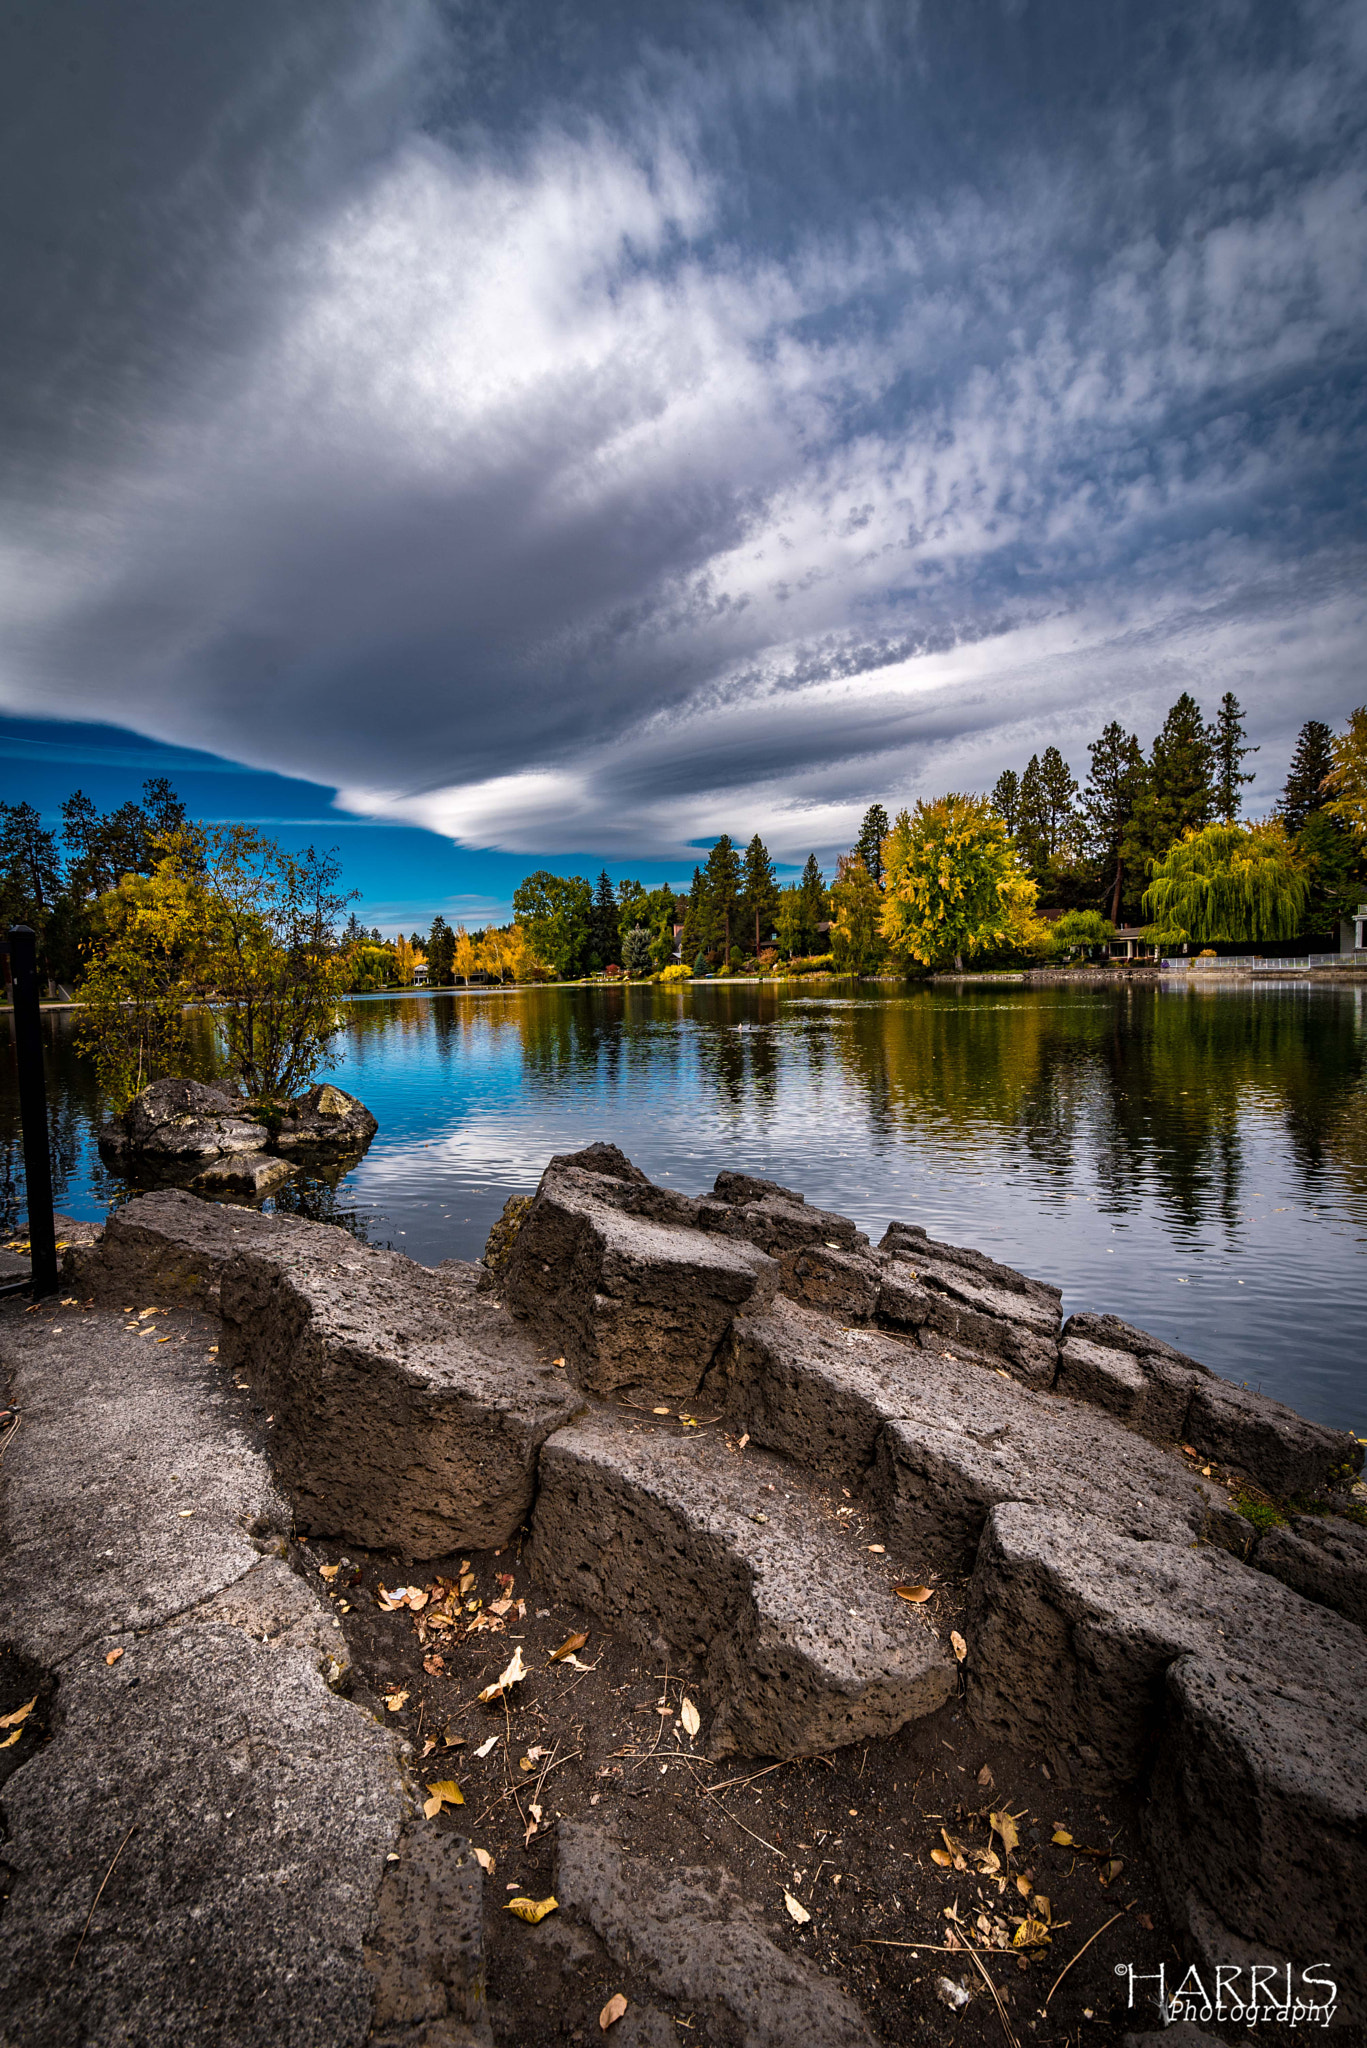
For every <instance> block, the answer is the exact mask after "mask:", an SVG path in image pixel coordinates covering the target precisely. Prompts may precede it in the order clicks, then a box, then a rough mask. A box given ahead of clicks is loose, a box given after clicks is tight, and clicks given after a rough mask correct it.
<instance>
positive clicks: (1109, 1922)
mask: <svg viewBox="0 0 1367 2048" xmlns="http://www.w3.org/2000/svg"><path fill="white" fill-rule="evenodd" d="M1129 1910H1130V1909H1129V1907H1128V1906H1122V1907H1121V1909H1120V1911H1119V1912H1118V1913H1112V1915H1111V1917H1110V1919H1109V1920H1105V1921H1103V1922H1102V1924H1101V1926H1100V1927H1098V1928H1097V1931H1096V1934H1091V1935H1088V1937H1087V1939H1086V1941H1084V1942H1083V1944H1082V1947H1081V1948H1080V1949H1079V1950H1078V1952H1077V1955H1075V1956H1074V1957H1073V1959H1072V1962H1067V1963H1065V1964H1064V1965H1063V1968H1062V1969H1061V1970H1060V1971H1059V1973H1058V1975H1057V1977H1055V1979H1054V1981H1053V1983H1052V1984H1051V1985H1050V1986H1049V1998H1052V1997H1053V1995H1054V1993H1055V1992H1056V1991H1057V1990H1058V1987H1059V1985H1060V1984H1061V1983H1062V1982H1063V1980H1064V1978H1065V1977H1066V1976H1067V1975H1068V1972H1069V1971H1070V1970H1071V1969H1072V1967H1073V1963H1075V1962H1077V1961H1078V1960H1079V1958H1080V1957H1082V1956H1085V1955H1086V1953H1087V1951H1088V1949H1089V1948H1090V1947H1091V1945H1092V1943H1093V1942H1094V1941H1095V1940H1096V1939H1097V1938H1098V1936H1100V1935H1103V1934H1104V1933H1105V1932H1106V1929H1107V1928H1108V1927H1114V1926H1115V1923H1116V1921H1117V1920H1123V1919H1124V1918H1125V1915H1126V1914H1127V1913H1128V1912H1129ZM1049 1998H1046V1999H1045V2001H1044V2010H1045V2012H1048V2010H1049Z"/></svg>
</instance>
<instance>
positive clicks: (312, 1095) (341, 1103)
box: [272, 1081, 380, 1158]
mask: <svg viewBox="0 0 1367 2048" xmlns="http://www.w3.org/2000/svg"><path fill="white" fill-rule="evenodd" d="M379 1128H380V1126H379V1124H378V1123H377V1122H376V1120H375V1118H374V1117H373V1116H372V1115H371V1113H370V1111H369V1110H368V1109H367V1108H366V1106H365V1104H364V1103H363V1102H360V1101H358V1100H357V1098H356V1096H354V1095H348V1094H347V1092H346V1090H345V1089H344V1088H338V1087H335V1086H334V1085H333V1083H332V1082H331V1081H320V1082H319V1083H318V1085H317V1086H316V1087H315V1088H310V1089H309V1091H308V1093H307V1094H306V1095H300V1096H297V1097H296V1098H295V1100H294V1101H293V1102H291V1104H290V1106H289V1112H288V1114H287V1115H286V1116H285V1117H284V1118H283V1119H282V1121H281V1122H280V1124H279V1125H278V1127H277V1128H276V1130H275V1133H274V1135H273V1139H272V1149H273V1150H274V1151H277V1152H283V1153H285V1154H286V1155H287V1156H289V1157H291V1158H294V1157H297V1156H299V1155H301V1154H303V1155H308V1154H311V1153H331V1152H362V1151H364V1149H365V1147H366V1146H367V1145H368V1144H369V1143H370V1141H371V1139H372V1138H373V1137H374V1135H375V1133H376V1131H378V1129H379Z"/></svg>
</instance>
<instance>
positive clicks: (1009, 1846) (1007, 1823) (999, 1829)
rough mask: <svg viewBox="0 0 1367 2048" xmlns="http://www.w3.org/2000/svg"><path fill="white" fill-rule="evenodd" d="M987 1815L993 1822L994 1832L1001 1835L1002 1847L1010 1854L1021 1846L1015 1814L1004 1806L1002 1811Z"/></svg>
mask: <svg viewBox="0 0 1367 2048" xmlns="http://www.w3.org/2000/svg"><path fill="white" fill-rule="evenodd" d="M987 1817H988V1819H989V1820H990V1821H991V1823H992V1832H993V1834H995V1835H1000V1836H1001V1843H1002V1847H1003V1849H1005V1851H1006V1853H1007V1855H1008V1856H1009V1855H1010V1854H1011V1851H1012V1850H1013V1849H1018V1848H1019V1847H1020V1830H1019V1829H1018V1828H1017V1826H1016V1820H1015V1816H1014V1814H1010V1813H1008V1812H1007V1811H1006V1810H1005V1808H1003V1809H1002V1811H1001V1812H1000V1813H990V1814H989V1815H988V1816H987Z"/></svg>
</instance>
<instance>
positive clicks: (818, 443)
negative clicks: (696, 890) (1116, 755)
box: [0, 0, 1367, 854]
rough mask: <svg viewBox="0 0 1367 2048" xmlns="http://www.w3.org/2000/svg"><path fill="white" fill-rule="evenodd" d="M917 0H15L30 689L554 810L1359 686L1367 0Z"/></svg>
mask: <svg viewBox="0 0 1367 2048" xmlns="http://www.w3.org/2000/svg"><path fill="white" fill-rule="evenodd" d="M932 13H933V17H934V18H933V19H932V18H930V17H929V16H927V17H919V16H917V15H915V14H914V13H909V12H908V11H907V10H906V9H905V8H898V9H896V10H885V9H883V8H881V7H878V6H874V5H870V6H867V7H864V8H858V7H853V6H850V5H841V6H834V5H832V6H829V7H823V6H820V5H807V6H803V5H796V4H795V5H789V6H775V7H772V8H766V9H759V8H756V9H753V10H749V11H747V12H746V13H744V14H743V15H742V14H741V13H740V12H739V11H738V10H736V9H734V8H728V9H718V10H713V9H711V8H708V7H703V6H699V5H689V6H685V7H680V8H678V9H676V10H674V11H672V12H671V11H670V10H669V9H667V8H661V9H659V10H652V11H651V13H650V16H649V31H648V32H646V31H645V30H643V28H642V21H643V19H644V18H645V17H643V16H642V13H641V11H640V10H639V9H637V8H634V7H627V6H622V7H614V6H607V5H600V6H597V7H593V6H589V5H588V4H583V5H579V6H574V5H569V6H563V7H560V8H547V7H544V6H537V7H531V6H528V7H526V8H522V9H519V8H516V7H503V8H500V9H498V10H493V9H484V8H476V7H464V8H457V7H453V8H451V9H449V10H444V11H443V10H437V9H435V8H431V7H428V6H426V5H420V4H418V0H387V4H382V5H375V4H373V0H368V4H366V5H364V6H359V5H358V6H355V7H352V8H348V7H345V6H339V5H337V4H336V0H328V4H327V5H323V4H319V5H317V6H314V7H310V6H297V7H293V8H290V9H284V10H282V9H279V8H276V7H273V6H267V5H265V4H262V5H259V6H252V5H244V6H239V7H235V8H233V9H227V10H212V11H211V12H209V13H204V12H202V11H194V10H184V9H172V8H169V7H165V8H163V7H161V6H151V5H147V6H143V7H141V8H133V9H129V10H124V11H122V12H121V13H120V14H119V15H118V16H117V17H114V18H111V19H110V20H108V21H105V22H103V23H102V24H99V25H93V24H92V23H91V21H90V19H89V18H88V16H87V13H86V11H85V10H83V9H81V8H78V7H75V6H71V7H70V8H69V9H66V10H63V9H62V8H60V7H51V6H48V7H44V8H43V9H42V10H41V11H39V10H36V9H35V10H34V11H33V12H32V13H31V14H30V15H28V16H27V17H22V16H21V17H20V23H19V28H18V30H17V31H12V34H13V37H14V47H13V57H12V61H10V62H9V63H8V64H7V65H6V66H5V67H4V75H5V76H6V77H7V78H8V79H9V80H10V88H9V89H10V90H11V91H12V92H13V93H14V94H15V96H16V97H15V106H14V108H13V109H12V110H11V111H12V113H13V116H14V119H13V121H12V122H11V123H7V126H6V132H7V133H8V134H9V135H10V137H11V147H12V150H13V152H14V161H13V170H12V175H11V177H10V179H9V180H8V182H7V191H8V194H9V222H8V227H7V230H6V242H7V247H9V246H12V247H13V249H14V251H15V257H14V265H13V271H14V274H15V275H17V276H18V277H19V278H20V279H21V281H22V288H21V290H20V291H19V292H18V293H17V294H14V293H11V294H9V295H8V303H9V311H8V313H7V316H6V319H7V324H8V326H9V327H10V328H11V330H12V339H13V349H12V354H11V360H12V362H13V363H14V365H15V374H14V375H13V376H12V377H11V378H10V379H9V380H8V381H7V382H6V383H5V385H4V390H5V392H6V393H7V394H8V395H7V399H6V405H7V408H8V409H7V411H6V412H5V413H4V414H3V415H0V421H2V422H3V428H4V432H5V435H6V440H7V444H8V446H9V448H10V450H11V452H12V455H13V458H14V459H13V461H12V462H11V465H10V471H9V473H10V476H11V479H12V482H11V484H10V486H9V487H8V489H7V490H4V491H3V493H2V494H0V596H2V599H3V614H2V615H0V690H2V691H3V698H4V701H5V703H6V704H8V705H9V706H10V707H12V708H15V709H19V710H24V709H28V710H34V709H44V710H47V711H49V712H53V711H57V712H61V713H63V714H65V715H69V716H72V717H92V716H94V717H102V718H106V719H111V718H112V719H116V720H122V721H124V722H126V723H127V724H129V725H132V726H134V727H136V728H138V729H139V730H142V731H145V732H147V733H149V734H153V735H155V736H157V737H159V738H162V739H166V740H171V741H175V742H179V743H182V744H189V745H194V746H200V747H206V748H211V749H214V750H216V751H219V752H222V753H226V754H229V755H232V756H234V757H236V758H239V759H243V760H247V761H250V762H253V763H255V764H258V765H261V766H266V767H271V768H275V769H279V770H282V771H284V772H287V773H293V774H297V775H304V776H308V777H310V778H312V779H313V780H316V781H323V782H326V783H329V784H331V785H333V786H334V787H336V788H338V789H339V791H340V792H341V799H340V800H341V801H342V802H343V803H344V804H345V805H346V806H347V807H349V808H351V809H353V810H356V811H359V812H364V813H366V814H369V815H371V816H377V817H395V818H403V819H408V820H411V821H415V822H420V823H424V824H427V825H430V826H432V827H434V828H435V829H437V830H441V831H445V832H449V833H451V834H452V835H453V836H455V837H457V838H459V839H461V840H463V841H465V842H466V843H469V844H491V845H503V846H508V847H512V848H518V849H526V850H528V851H541V850H554V849H557V848H569V847H584V846H595V847H600V848H602V849H603V850H604V851H607V852H621V853H623V854H625V853H627V852H633V853H636V852H640V853H645V852H661V853H667V852H670V851H672V850H673V849H675V848H679V847H682V846H684V845H686V844H687V843H688V842H690V841H692V840H694V839H696V838H698V837H701V836H705V835H707V834H709V833H715V832H716V831H719V830H721V829H723V828H728V829H733V830H734V829H737V827H738V826H740V825H742V824H744V825H746V826H747V827H748V826H749V825H750V824H752V823H756V824H758V825H759V826H760V827H761V829H764V830H766V832H767V834H768V835H769V836H770V837H771V838H772V840H773V841H774V843H775V844H776V846H777V847H779V848H780V849H782V850H784V851H795V850H797V849H798V848H802V849H803V850H805V847H806V845H808V844H811V843H816V844H818V845H820V846H823V847H826V846H834V845H837V844H843V843H848V839H849V837H850V835H851V830H852V826H853V822H854V820H855V819H856V818H857V816H858V813H859V811H860V810H861V809H862V808H863V805H864V804H865V803H866V802H867V801H869V800H870V798H871V797H873V796H879V797H882V798H883V799H884V800H885V801H886V800H888V799H890V798H891V799H894V800H895V799H898V798H900V797H902V796H904V795H908V794H911V793H914V792H915V791H916V790H917V789H918V788H923V787H926V786H928V785H929V784H939V785H940V786H943V785H944V784H945V783H947V782H955V783H959V784H964V783H970V784H971V783H975V782H981V781H982V780H983V779H984V778H985V777H988V776H990V775H991V774H994V773H995V771H996V767H997V766H999V765H1001V763H1002V761H1003V760H1006V759H1015V758H1016V757H1017V756H1023V755H1024V754H1025V753H1027V752H1029V751H1030V750H1031V748H1032V747H1034V746H1036V745H1039V744H1043V743H1045V742H1046V741H1048V740H1051V739H1053V740H1057V741H1058V742H1059V743H1060V744H1062V745H1063V746H1064V748H1065V751H1067V752H1070V753H1071V755H1072V757H1073V759H1074V765H1075V766H1076V767H1079V768H1080V767H1081V766H1082V765H1084V760H1085V754H1084V748H1085V741H1086V739H1087V738H1088V737H1090V736H1091V735H1092V734H1093V733H1094V732H1095V730H1096V729H1097V727H1098V725H1099V723H1100V722H1102V721H1103V720H1104V719H1105V718H1107V717H1110V716H1112V715H1118V716H1122V717H1125V718H1127V719H1128V720H1129V721H1130V722H1132V723H1134V724H1136V725H1137V726H1138V727H1139V730H1140V732H1141V735H1142V736H1143V737H1144V738H1146V739H1147V738H1148V737H1149V736H1150V735H1151V733H1152V731H1153V730H1154V729H1155V727H1156V725H1157V723H1158V722H1159V720H1160V719H1161V716H1162V712H1163V709H1164V708H1165V706H1166V704H1167V703H1168V702H1170V701H1171V698H1172V697H1173V696H1175V695H1176V694H1177V692H1178V691H1179V690H1180V689H1181V688H1183V687H1192V688H1194V689H1195V690H1196V691H1197V692H1198V694H1204V695H1205V696H1206V697H1207V698H1209V697H1211V696H1212V694H1214V693H1218V692H1219V691H1220V690H1223V689H1224V688H1227V687H1234V688H1236V689H1237V690H1238V691H1239V693H1240V695H1241V696H1243V697H1244V699H1245V701H1246V702H1247V703H1248V704H1249V705H1250V708H1251V710H1252V712H1253V715H1254V718H1255V720H1256V721H1257V722H1258V724H1259V726H1260V732H1261V736H1263V737H1264V739H1265V742H1266V744H1265V746H1264V753H1263V755H1262V757H1260V764H1259V765H1260V766H1262V767H1263V768H1264V769H1266V767H1267V765H1268V763H1269V761H1270V759H1271V758H1272V757H1273V756H1275V754H1276V751H1277V746H1278V745H1279V744H1280V743H1281V740H1282V738H1283V737H1284V735H1285V734H1286V733H1287V732H1288V731H1290V730H1291V729H1294V727H1295V725H1296V724H1298V723H1299V721H1300V719H1301V718H1302V717H1303V716H1305V715H1308V714H1309V713H1310V712H1311V711H1314V712H1315V713H1317V714H1318V715H1330V716H1332V715H1337V714H1338V713H1339V712H1341V711H1342V710H1343V709H1344V708H1345V707H1346V706H1347V704H1349V703H1350V702H1353V701H1356V696H1357V695H1360V688H1361V686H1360V681H1359V677H1360V666H1359V656H1358V652H1357V650H1358V648H1359V647H1360V644H1361V632H1362V624H1363V616H1362V614H1363V609H1364V606H1363V601H1362V599H1361V597H1360V596H1359V592H1360V590H1361V587H1362V584H1361V573H1360V572H1361V550H1362V540H1363V537H1362V534H1361V529H1360V514H1359V511H1358V508H1359V506H1360V504H1361V497H1362V491H1361V486H1362V481H1363V468H1364V453H1365V450H1364V431H1363V418H1362V412H1363V408H1362V394H1363V389H1364V375H1363V371H1364V365H1363V359H1362V347H1361V334H1362V331H1363V317H1364V313H1365V312H1367V227H1365V223H1367V209H1365V208H1364V196H1365V194H1367V176H1365V173H1364V156H1363V151H1362V140H1363V122H1364V115H1363V108H1364V105H1365V104H1367V97H1365V96H1364V92H1363V87H1364V84H1367V75H1365V74H1367V32H1364V29H1363V26H1362V21H1361V16H1360V11H1359V10H1356V9H1354V8H1352V7H1349V6H1336V5H1331V4H1323V5H1315V4H1308V5H1302V6H1299V7H1295V6H1280V5H1279V6H1276V7H1273V6H1271V5H1268V6H1253V5H1233V4H1229V5H1224V6H1219V7H1216V8H1214V9H1208V10H1203V12H1202V14H1201V16H1200V18H1199V19H1192V18H1191V16H1190V10H1186V9H1179V8H1175V7H1173V8H1163V7H1158V8H1154V7H1146V8H1143V9H1140V8H1138V7H1135V6H1128V7H1124V8H1121V7H1118V6H1110V7H1098V6H1096V5H1094V4H1090V0H1089V4H1087V5H1081V4H1079V5H1077V6H1066V5H1065V6H1060V7H1057V8H1054V9H1050V10H1035V9H1024V8H1020V7H1018V6H1015V5H1014V4H1003V5H998V4H996V0H992V4H988V0H965V4H964V5H962V6H960V7H957V8H955V9H953V10H934V11H932ZM1045 14H1047V17H1048V18H1047V21H1045V20H1043V16H1044V15H1045ZM72 65H76V66H78V67H79V69H77V70H74V71H73V70H72V69H71V67H72ZM2 112H3V109H0V113H2ZM1355 693H1356V694H1355ZM1259 786H1260V787H1261V784H1260V785H1259Z"/></svg>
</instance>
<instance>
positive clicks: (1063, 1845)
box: [1053, 1828, 1073, 1849]
mask: <svg viewBox="0 0 1367 2048" xmlns="http://www.w3.org/2000/svg"><path fill="white" fill-rule="evenodd" d="M1053 1840H1054V1841H1056V1842H1057V1843H1058V1845H1059V1847H1060V1849H1071V1848H1072V1846H1073V1838H1072V1836H1071V1835H1070V1834H1069V1832H1068V1830H1067V1828H1055V1829H1054V1833H1053Z"/></svg>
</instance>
